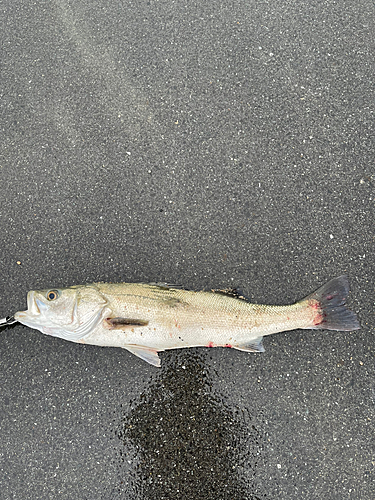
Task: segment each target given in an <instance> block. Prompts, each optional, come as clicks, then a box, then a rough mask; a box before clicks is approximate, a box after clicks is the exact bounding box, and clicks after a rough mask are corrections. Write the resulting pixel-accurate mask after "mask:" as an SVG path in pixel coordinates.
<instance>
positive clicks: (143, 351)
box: [124, 345, 161, 368]
mask: <svg viewBox="0 0 375 500" xmlns="http://www.w3.org/2000/svg"><path fill="white" fill-rule="evenodd" d="M124 349H127V350H128V351H129V352H131V353H132V354H135V355H136V356H138V358H141V359H143V361H146V362H147V363H149V364H150V365H153V366H157V367H158V368H160V363H161V362H160V358H159V356H158V351H157V350H156V349H151V348H150V347H142V346H138V345H127V346H126V347H125V348H124Z"/></svg>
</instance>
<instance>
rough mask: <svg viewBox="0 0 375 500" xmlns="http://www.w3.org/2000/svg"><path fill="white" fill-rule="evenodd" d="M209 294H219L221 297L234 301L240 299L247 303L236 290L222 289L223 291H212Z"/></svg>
mask: <svg viewBox="0 0 375 500" xmlns="http://www.w3.org/2000/svg"><path fill="white" fill-rule="evenodd" d="M211 292H213V293H219V294H221V295H227V296H229V297H233V298H234V299H240V300H244V301H245V302H247V298H246V297H245V296H244V295H242V293H241V292H240V291H239V290H237V288H223V289H220V288H219V289H212V290H211Z"/></svg>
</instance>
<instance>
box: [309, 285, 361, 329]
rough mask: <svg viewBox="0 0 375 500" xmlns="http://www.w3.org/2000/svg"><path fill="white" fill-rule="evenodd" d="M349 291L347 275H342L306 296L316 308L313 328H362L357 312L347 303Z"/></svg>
mask: <svg viewBox="0 0 375 500" xmlns="http://www.w3.org/2000/svg"><path fill="white" fill-rule="evenodd" d="M348 293H349V283H348V279H347V277H346V276H340V277H339V278H334V279H333V280H331V281H329V282H328V283H326V284H325V285H323V286H322V287H321V288H319V289H318V290H317V291H316V292H314V293H312V294H311V295H309V296H308V297H306V300H308V301H309V302H310V303H311V307H313V308H314V309H316V320H315V322H314V323H315V325H314V326H312V327H311V328H316V329H322V330H341V331H352V330H358V329H359V328H361V326H360V324H359V321H358V320H357V316H356V314H355V313H354V312H352V311H350V310H349V309H347V307H346V305H345V301H346V298H347V296H348Z"/></svg>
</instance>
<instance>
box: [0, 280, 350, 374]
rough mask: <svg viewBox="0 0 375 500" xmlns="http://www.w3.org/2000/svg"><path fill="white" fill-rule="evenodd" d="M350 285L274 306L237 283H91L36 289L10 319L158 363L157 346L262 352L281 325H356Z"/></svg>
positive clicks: (331, 285)
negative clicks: (205, 286) (187, 286)
mask: <svg viewBox="0 0 375 500" xmlns="http://www.w3.org/2000/svg"><path fill="white" fill-rule="evenodd" d="M348 292H349V285H348V281H347V279H346V277H345V276H341V277H339V278H335V279H333V280H331V281H329V282H328V283H326V284H325V285H324V286H322V287H321V288H319V290H317V291H316V292H314V293H313V294H311V295H309V296H308V297H306V298H305V299H303V300H301V301H299V302H297V303H295V304H292V305H288V306H269V305H260V304H251V303H249V302H248V301H247V300H246V299H245V298H244V297H242V296H240V295H239V294H238V293H237V292H236V290H233V289H229V290H212V291H211V292H206V291H201V292H194V291H191V290H184V289H181V288H177V287H175V286H171V285H166V284H144V283H92V284H88V285H78V286H72V287H69V288H62V289H55V288H52V289H48V290H39V291H30V292H29V293H28V296H27V306H28V307H27V310H26V311H20V312H17V313H16V314H15V315H14V319H13V318H9V319H8V320H10V319H12V320H13V322H14V321H18V322H20V323H22V324H24V325H27V326H29V327H31V328H35V329H37V330H40V331H41V332H42V333H44V334H47V335H52V336H55V337H61V338H63V339H65V340H70V341H72V342H78V343H82V344H94V345H100V346H110V347H122V348H125V349H127V350H128V351H130V352H132V353H133V354H135V355H136V356H139V357H140V358H142V359H144V360H145V361H147V362H148V363H150V364H152V365H155V366H160V359H159V356H158V352H160V351H164V350H167V349H179V348H187V347H197V346H206V347H233V348H235V349H239V350H241V351H247V352H261V351H264V348H263V344H262V339H263V336H265V335H271V334H273V333H277V332H282V331H286V330H294V329H297V328H304V329H308V328H311V329H328V330H356V329H358V328H360V325H359V323H358V321H357V318H356V316H355V314H354V313H353V312H351V311H350V310H349V309H347V308H346V305H345V301H346V297H347V295H348ZM5 321H6V319H5ZM5 324H11V323H4V326H5ZM0 326H2V325H1V323H0Z"/></svg>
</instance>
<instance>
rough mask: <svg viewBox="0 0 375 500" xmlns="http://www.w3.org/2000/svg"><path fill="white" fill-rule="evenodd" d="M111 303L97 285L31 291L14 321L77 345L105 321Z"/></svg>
mask: <svg viewBox="0 0 375 500" xmlns="http://www.w3.org/2000/svg"><path fill="white" fill-rule="evenodd" d="M106 305H107V300H106V299H105V297H103V295H102V294H101V293H100V292H99V291H98V289H97V288H96V286H95V285H83V286H82V285H79V286H72V287H69V288H62V289H48V290H37V291H31V292H29V293H28V294H27V306H28V309H27V311H20V312H18V313H16V314H15V315H14V318H15V319H16V320H17V321H19V322H20V323H22V324H24V325H27V326H29V327H31V328H35V329H37V330H39V331H41V332H42V333H45V334H47V335H52V336H54V337H60V338H63V339H65V340H70V341H72V342H77V341H78V340H80V339H82V338H83V337H85V336H86V335H88V334H89V333H90V332H91V331H92V330H93V328H95V326H96V325H97V323H98V322H99V321H100V320H101V318H102V315H103V310H104V308H105V307H106Z"/></svg>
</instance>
